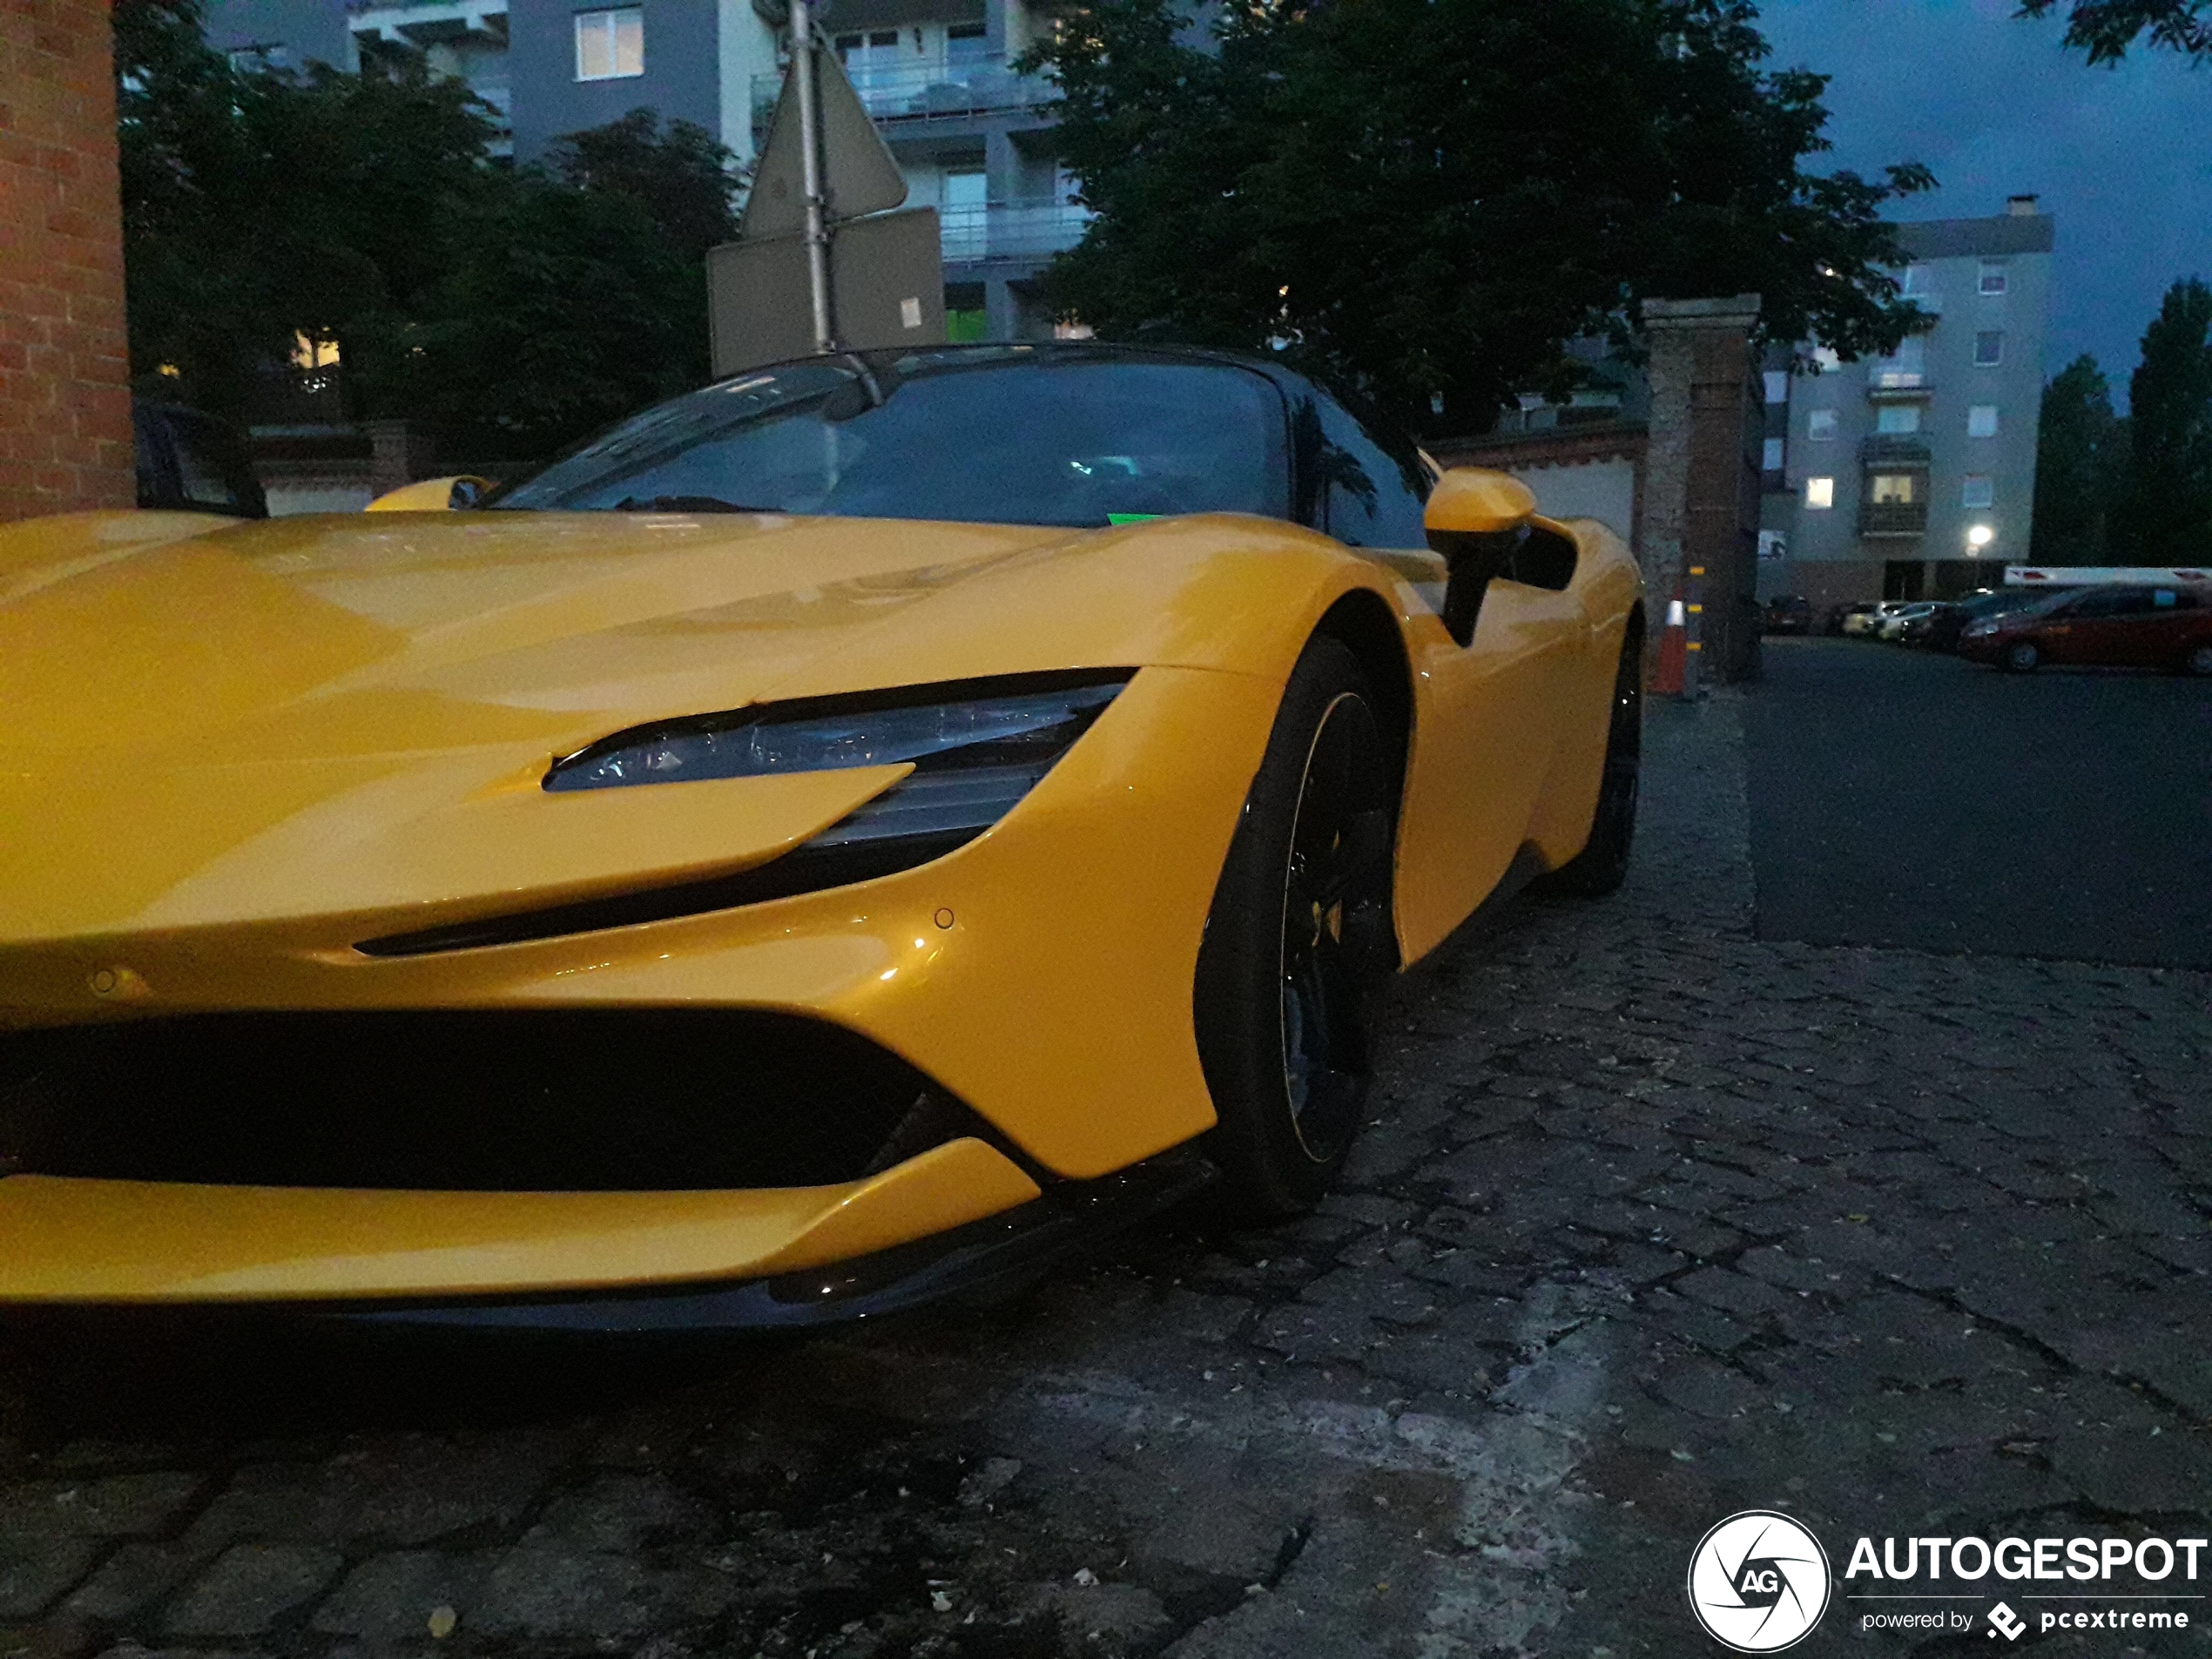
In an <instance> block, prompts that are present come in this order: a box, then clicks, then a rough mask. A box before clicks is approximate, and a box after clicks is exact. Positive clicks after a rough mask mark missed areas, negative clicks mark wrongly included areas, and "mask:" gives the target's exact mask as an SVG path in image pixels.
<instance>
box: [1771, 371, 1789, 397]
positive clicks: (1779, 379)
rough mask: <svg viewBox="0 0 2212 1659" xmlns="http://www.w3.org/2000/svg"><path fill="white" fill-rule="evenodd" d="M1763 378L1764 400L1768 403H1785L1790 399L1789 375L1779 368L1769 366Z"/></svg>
mask: <svg viewBox="0 0 2212 1659" xmlns="http://www.w3.org/2000/svg"><path fill="white" fill-rule="evenodd" d="M1765 378H1766V401H1768V402H1770V403H1787V402H1788V401H1790V376H1789V375H1788V374H1785V373H1784V371H1783V370H1781V369H1778V368H1770V369H1769V370H1767V372H1766V376H1765Z"/></svg>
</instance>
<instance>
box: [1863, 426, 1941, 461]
mask: <svg viewBox="0 0 2212 1659" xmlns="http://www.w3.org/2000/svg"><path fill="white" fill-rule="evenodd" d="M1858 458H1859V459H1860V460H1861V461H1863V462H1865V463H1866V464H1867V465H1868V466H1870V467H1872V466H1892V467H1894V466H1914V467H1925V466H1926V465H1927V464H1928V441H1927V439H1926V438H1925V436H1923V435H1921V434H1919V433H1917V432H1876V433H1872V434H1870V435H1868V436H1866V437H1864V438H1861V439H1860V440H1859V441H1858Z"/></svg>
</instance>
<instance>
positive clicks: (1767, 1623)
mask: <svg viewBox="0 0 2212 1659" xmlns="http://www.w3.org/2000/svg"><path fill="white" fill-rule="evenodd" d="M1689 1610H1690V1611H1691V1612H1692V1613H1694V1614H1696V1615H1697V1622H1698V1623H1700V1624H1702V1625H1703V1626H1704V1627H1705V1633H1706V1634H1707V1635H1710V1636H1711V1637H1712V1638H1713V1640H1714V1641H1716V1642H1719V1643H1720V1644H1721V1645H1722V1646H1723V1647H1724V1648H1732V1649H1735V1650H1736V1651H1737V1652H1738V1653H1779V1652H1780V1651H1781V1650H1782V1649H1784V1648H1787V1647H1789V1646H1791V1644H1792V1643H1794V1642H1801V1641H1803V1640H1804V1638H1805V1637H1806V1636H1807V1635H1811V1631H1812V1628H1813V1626H1815V1625H1816V1624H1818V1623H1819V1622H1820V1615H1822V1614H1823V1613H1825V1612H1826V1611H1827V1610H1828V1552H1827V1551H1826V1550H1824V1549H1823V1548H1821V1547H1820V1540H1818V1539H1817V1538H1815V1537H1814V1536H1813V1535H1812V1534H1811V1532H1810V1531H1809V1530H1807V1529H1806V1528H1805V1527H1803V1526H1800V1525H1799V1524H1798V1523H1797V1521H1792V1520H1791V1519H1790V1517H1789V1516H1787V1515H1785V1514H1777V1512H1776V1511H1774V1510H1771V1509H1746V1510H1744V1511H1743V1512H1742V1513H1741V1514H1733V1515H1730V1517H1729V1518H1728V1519H1727V1520H1726V1521H1722V1522H1721V1524H1720V1525H1719V1526H1717V1527H1714V1528H1713V1529H1712V1531H1710V1532H1709V1533H1707V1534H1705V1535H1704V1536H1703V1538H1701V1539H1699V1540H1698V1541H1697V1548H1696V1550H1695V1551H1693V1552H1692V1553H1691V1554H1690V1557H1689Z"/></svg>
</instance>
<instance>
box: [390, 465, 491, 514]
mask: <svg viewBox="0 0 2212 1659" xmlns="http://www.w3.org/2000/svg"><path fill="white" fill-rule="evenodd" d="M464 478H465V479H467V480H468V481H469V482H470V483H473V484H475V486H476V487H477V488H478V489H482V488H483V487H484V486H485V485H486V484H488V483H489V482H490V481H489V480H488V479H485V478H481V477H478V476H477V475H475V473H468V472H456V473H452V474H449V475H447V476H446V477H443V478H421V479H417V480H416V481H415V482H414V483H411V484H401V486H400V487H399V488H398V489H388V490H386V491H385V492H384V493H383V494H382V495H381V496H378V497H377V498H376V499H375V500H374V501H373V502H369V504H368V506H366V507H364V508H362V509H361V510H362V511H363V512H365V513H442V512H446V511H448V510H449V509H451V508H452V506H453V487H454V486H455V484H457V483H459V482H462V480H463V479H464Z"/></svg>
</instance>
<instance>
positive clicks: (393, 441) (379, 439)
mask: <svg viewBox="0 0 2212 1659" xmlns="http://www.w3.org/2000/svg"><path fill="white" fill-rule="evenodd" d="M368 452H369V462H368V493H369V494H370V495H371V496H383V495H388V494H389V493H390V492H391V491H393V490H395V489H398V488H399V487H400V486H401V484H411V483H413V482H415V480H416V479H418V478H428V477H430V476H432V474H431V471H430V467H431V458H430V440H429V435H428V434H427V433H422V432H410V431H408V424H407V422H406V421H369V422H368Z"/></svg>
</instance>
